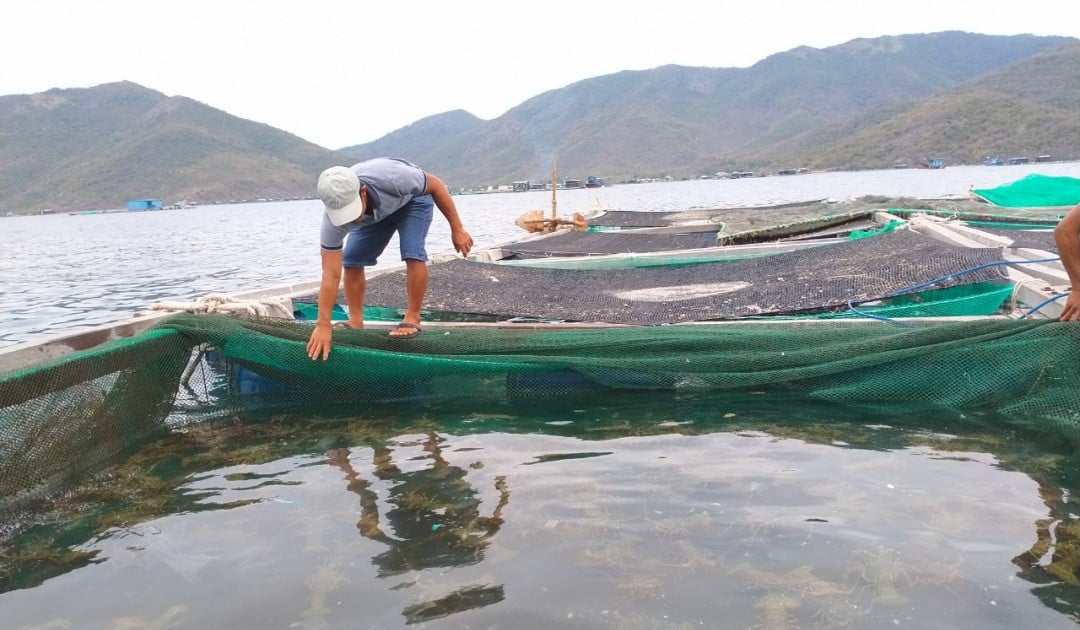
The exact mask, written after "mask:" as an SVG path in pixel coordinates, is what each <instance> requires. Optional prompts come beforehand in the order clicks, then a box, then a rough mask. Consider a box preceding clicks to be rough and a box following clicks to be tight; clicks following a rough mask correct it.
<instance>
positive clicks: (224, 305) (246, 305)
mask: <svg viewBox="0 0 1080 630" xmlns="http://www.w3.org/2000/svg"><path fill="white" fill-rule="evenodd" d="M149 308H150V309H151V310H154V311H186V312H188V313H222V314H225V315H257V316H260V317H277V318H280V319H293V303H292V299H291V298H285V297H267V298H259V299H256V300H241V299H238V298H235V297H233V296H231V295H228V294H225V293H211V294H209V295H204V296H203V297H201V298H198V299H196V300H195V301H193V302H170V301H165V302H155V303H154V304H151V305H150V307H149Z"/></svg>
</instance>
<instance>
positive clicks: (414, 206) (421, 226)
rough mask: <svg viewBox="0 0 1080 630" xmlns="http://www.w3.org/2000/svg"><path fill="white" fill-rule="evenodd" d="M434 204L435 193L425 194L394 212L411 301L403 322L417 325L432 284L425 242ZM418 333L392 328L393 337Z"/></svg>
mask: <svg viewBox="0 0 1080 630" xmlns="http://www.w3.org/2000/svg"><path fill="white" fill-rule="evenodd" d="M434 206H435V202H434V200H433V199H432V198H431V195H423V196H421V197H416V198H414V199H413V200H412V201H410V202H409V205H408V206H406V207H405V208H402V209H401V210H399V211H398V212H396V213H394V215H393V218H394V219H395V227H396V229H397V232H398V240H399V242H400V246H401V259H402V260H404V261H405V295H406V297H407V304H406V305H405V316H404V317H403V318H402V319H401V321H402V323H404V324H413V325H414V326H417V327H419V326H420V309H421V308H422V307H423V305H424V295H425V294H426V293H427V286H428V268H427V259H428V256H427V249H426V248H425V247H424V241H425V240H426V239H427V233H428V228H429V227H431V217H432V208H434ZM414 334H416V329H415V328H409V327H405V328H395V329H394V330H392V331H390V336H392V337H409V336H412V335H414Z"/></svg>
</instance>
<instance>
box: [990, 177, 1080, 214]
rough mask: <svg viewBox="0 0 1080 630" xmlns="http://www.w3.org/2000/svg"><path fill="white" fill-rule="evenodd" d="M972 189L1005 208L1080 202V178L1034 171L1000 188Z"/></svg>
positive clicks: (1070, 204)
mask: <svg viewBox="0 0 1080 630" xmlns="http://www.w3.org/2000/svg"><path fill="white" fill-rule="evenodd" d="M971 192H972V193H974V194H975V195H977V196H978V197H980V198H982V199H985V200H986V201H989V202H990V203H992V204H995V205H998V206H1002V207H1005V208H1035V207H1045V206H1074V205H1076V204H1078V203H1080V179H1077V178H1075V177H1064V176H1060V177H1054V176H1050V175H1038V174H1032V175H1028V176H1027V177H1024V178H1023V179H1018V180H1016V181H1015V182H1012V183H1010V184H1003V185H1001V186H998V187H997V188H975V189H972V191H971Z"/></svg>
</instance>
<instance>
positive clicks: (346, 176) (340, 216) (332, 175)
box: [318, 166, 364, 225]
mask: <svg viewBox="0 0 1080 630" xmlns="http://www.w3.org/2000/svg"><path fill="white" fill-rule="evenodd" d="M318 192H319V199H322V202H323V205H325V206H326V216H327V217H328V218H329V219H330V222H331V223H333V224H334V225H344V224H346V223H348V222H349V221H355V220H356V219H358V218H360V215H361V214H363V213H364V202H362V201H360V179H359V178H358V177H357V176H356V173H354V172H353V170H352V169H351V168H349V167H347V166H331V167H330V168H328V169H326V170H325V171H323V172H322V174H320V175H319V188H318Z"/></svg>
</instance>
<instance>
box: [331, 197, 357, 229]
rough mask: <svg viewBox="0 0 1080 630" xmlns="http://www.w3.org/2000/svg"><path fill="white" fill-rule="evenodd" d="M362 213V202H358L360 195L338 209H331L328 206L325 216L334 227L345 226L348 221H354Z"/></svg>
mask: <svg viewBox="0 0 1080 630" xmlns="http://www.w3.org/2000/svg"><path fill="white" fill-rule="evenodd" d="M363 213H364V202H363V201H361V200H360V195H357V196H356V199H353V200H352V201H350V202H349V203H347V204H345V205H344V206H342V207H340V208H331V207H329V206H327V208H326V216H327V218H329V219H330V223H333V224H334V225H345V224H346V223H348V222H350V221H355V220H357V219H359V218H360V215H361V214H363Z"/></svg>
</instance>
